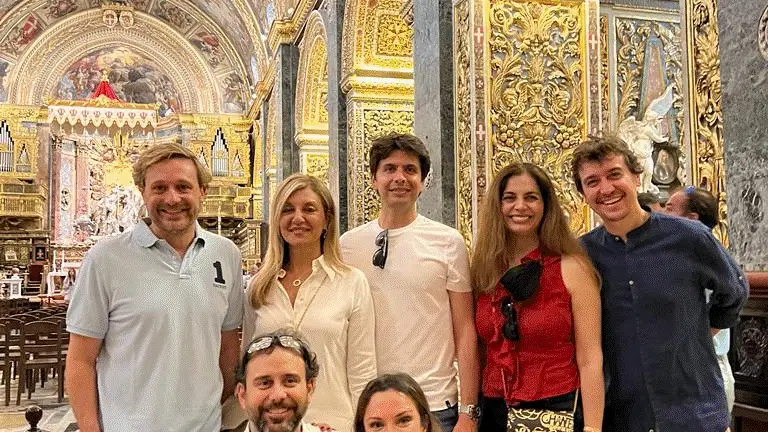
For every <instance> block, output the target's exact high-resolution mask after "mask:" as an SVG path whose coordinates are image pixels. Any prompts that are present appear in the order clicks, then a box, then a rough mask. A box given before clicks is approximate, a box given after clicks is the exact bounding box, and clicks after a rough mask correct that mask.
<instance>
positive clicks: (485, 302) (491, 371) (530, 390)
mask: <svg viewBox="0 0 768 432" xmlns="http://www.w3.org/2000/svg"><path fill="white" fill-rule="evenodd" d="M536 259H541V260H542V264H543V269H542V273H541V280H540V282H541V284H540V286H539V288H538V290H537V291H536V293H535V294H534V295H533V296H532V297H531V298H529V299H528V300H526V301H524V302H520V303H515V309H516V310H517V318H518V328H519V331H520V340H519V341H511V340H508V339H507V338H505V337H504V334H503V332H502V327H503V325H504V323H505V322H506V318H505V317H504V315H503V314H502V313H501V301H502V299H504V297H506V296H508V295H509V292H508V291H507V290H506V289H505V288H504V287H503V286H502V285H501V284H497V285H496V289H495V291H493V292H492V293H488V294H483V295H481V296H480V297H479V298H478V299H477V310H476V314H475V326H476V328H477V333H478V336H479V337H480V339H481V340H482V341H483V343H484V344H485V348H486V350H485V356H486V358H485V368H484V369H483V386H482V387H483V395H484V396H486V397H496V398H504V400H506V401H507V403H511V404H514V403H516V402H521V401H535V400H539V399H544V398H549V397H553V396H558V395H562V394H565V393H568V392H571V391H573V390H576V389H577V388H578V387H579V370H578V367H577V365H576V346H575V342H574V330H573V312H572V310H571V296H570V294H569V293H568V290H567V289H566V288H565V283H564V282H563V277H562V273H561V270H560V256H544V257H542V256H541V253H540V251H539V250H538V249H535V250H533V251H532V252H530V253H529V254H528V255H526V256H525V257H524V258H523V262H525V261H530V260H536Z"/></svg>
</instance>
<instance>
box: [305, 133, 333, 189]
mask: <svg viewBox="0 0 768 432" xmlns="http://www.w3.org/2000/svg"><path fill="white" fill-rule="evenodd" d="M325 145H326V146H327V145H328V143H325ZM302 153H303V155H302V165H303V167H302V170H301V171H302V172H303V173H305V174H309V175H312V176H315V177H317V178H319V179H320V180H322V181H323V183H325V184H326V186H327V185H328V184H329V181H330V178H329V177H328V163H329V159H328V152H323V151H317V150H315V151H303V152H302Z"/></svg>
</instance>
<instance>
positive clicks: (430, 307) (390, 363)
mask: <svg viewBox="0 0 768 432" xmlns="http://www.w3.org/2000/svg"><path fill="white" fill-rule="evenodd" d="M381 231H383V229H382V228H381V227H380V226H379V222H378V220H375V221H371V222H368V223H367V224H365V225H363V226H360V227H357V228H355V229H353V230H351V231H349V232H347V233H345V234H344V235H343V236H342V237H341V246H342V252H343V254H344V260H345V262H346V263H347V264H350V265H352V266H355V267H357V268H359V269H360V270H362V271H363V273H365V275H366V277H367V278H368V284H369V285H370V287H371V295H372V296H373V305H374V309H375V311H376V364H377V367H378V373H379V374H386V373H395V372H405V373H407V374H409V375H411V376H412V377H413V378H414V379H415V380H416V382H418V383H419V385H420V386H421V388H422V389H423V390H424V393H425V395H426V396H427V401H428V402H429V408H430V410H432V411H438V410H443V409H445V408H447V405H446V404H450V405H451V406H453V405H455V404H456V402H457V401H458V387H457V370H456V367H455V366H454V360H455V358H456V355H455V351H456V350H455V344H454V339H453V321H452V319H451V304H450V300H449V299H448V292H449V291H455V292H469V291H471V287H470V283H469V259H468V257H467V248H466V246H465V245H464V239H463V238H462V237H461V234H459V232H458V231H456V230H455V229H453V228H451V227H448V226H446V225H443V224H441V223H438V222H435V221H433V220H430V219H428V218H426V217H424V216H422V215H418V216H417V217H416V219H415V220H414V221H413V222H411V223H410V224H409V225H408V226H405V227H403V228H398V229H390V230H389V252H388V256H387V262H386V264H385V266H384V269H380V268H378V267H375V266H374V265H373V262H372V257H373V253H374V251H376V249H377V247H376V245H375V240H376V236H378V235H379V233H380V232H381Z"/></svg>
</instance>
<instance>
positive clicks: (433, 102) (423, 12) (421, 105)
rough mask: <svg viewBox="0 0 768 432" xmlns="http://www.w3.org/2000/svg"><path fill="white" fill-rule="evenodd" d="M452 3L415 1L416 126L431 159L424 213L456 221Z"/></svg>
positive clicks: (449, 222) (422, 200)
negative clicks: (430, 172)
mask: <svg viewBox="0 0 768 432" xmlns="http://www.w3.org/2000/svg"><path fill="white" fill-rule="evenodd" d="M452 7H453V4H452V0H434V1H420V0H416V1H414V2H413V78H414V82H415V86H414V87H415V94H414V98H415V105H414V108H415V113H414V125H413V128H414V132H415V135H416V136H417V137H419V138H421V139H422V140H423V141H424V144H425V145H426V146H427V149H428V150H429V154H430V158H431V160H432V174H431V176H430V179H429V187H428V188H426V189H425V190H424V193H423V194H422V196H421V198H420V199H419V204H418V207H419V213H421V214H423V215H425V216H427V217H428V218H430V219H433V220H436V221H439V222H442V223H444V224H446V225H450V226H456V168H455V166H456V158H455V146H454V114H453V13H452Z"/></svg>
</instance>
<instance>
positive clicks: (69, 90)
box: [51, 47, 237, 117]
mask: <svg viewBox="0 0 768 432" xmlns="http://www.w3.org/2000/svg"><path fill="white" fill-rule="evenodd" d="M103 71H108V75H109V83H110V85H111V86H112V88H113V89H114V90H115V93H116V94H117V96H118V97H119V98H120V100H122V101H124V102H133V103H142V104H148V103H157V104H158V105H159V112H160V116H161V117H167V116H170V115H173V114H176V113H181V112H182V107H181V103H180V100H181V99H180V98H179V96H178V92H177V91H176V89H175V88H174V86H173V83H172V81H171V79H170V78H169V77H168V75H167V74H166V73H165V72H164V71H163V70H162V68H161V67H160V66H159V65H158V64H157V63H156V62H155V61H153V60H150V59H147V58H146V57H144V56H143V55H141V54H138V53H136V52H135V51H133V50H131V49H129V48H126V47H110V48H104V49H100V50H98V51H95V52H93V53H90V54H88V55H87V56H85V57H83V58H82V59H80V60H78V61H76V62H75V63H73V64H72V66H70V67H69V69H68V70H67V71H66V73H65V74H64V76H62V77H61V78H60V80H59V85H58V86H57V88H56V90H55V94H53V95H51V97H53V98H55V99H66V100H82V99H87V98H88V96H90V95H91V93H92V92H93V90H94V89H95V88H96V86H97V85H98V84H99V82H101V78H102V73H103ZM234 75H235V76H237V74H234Z"/></svg>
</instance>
